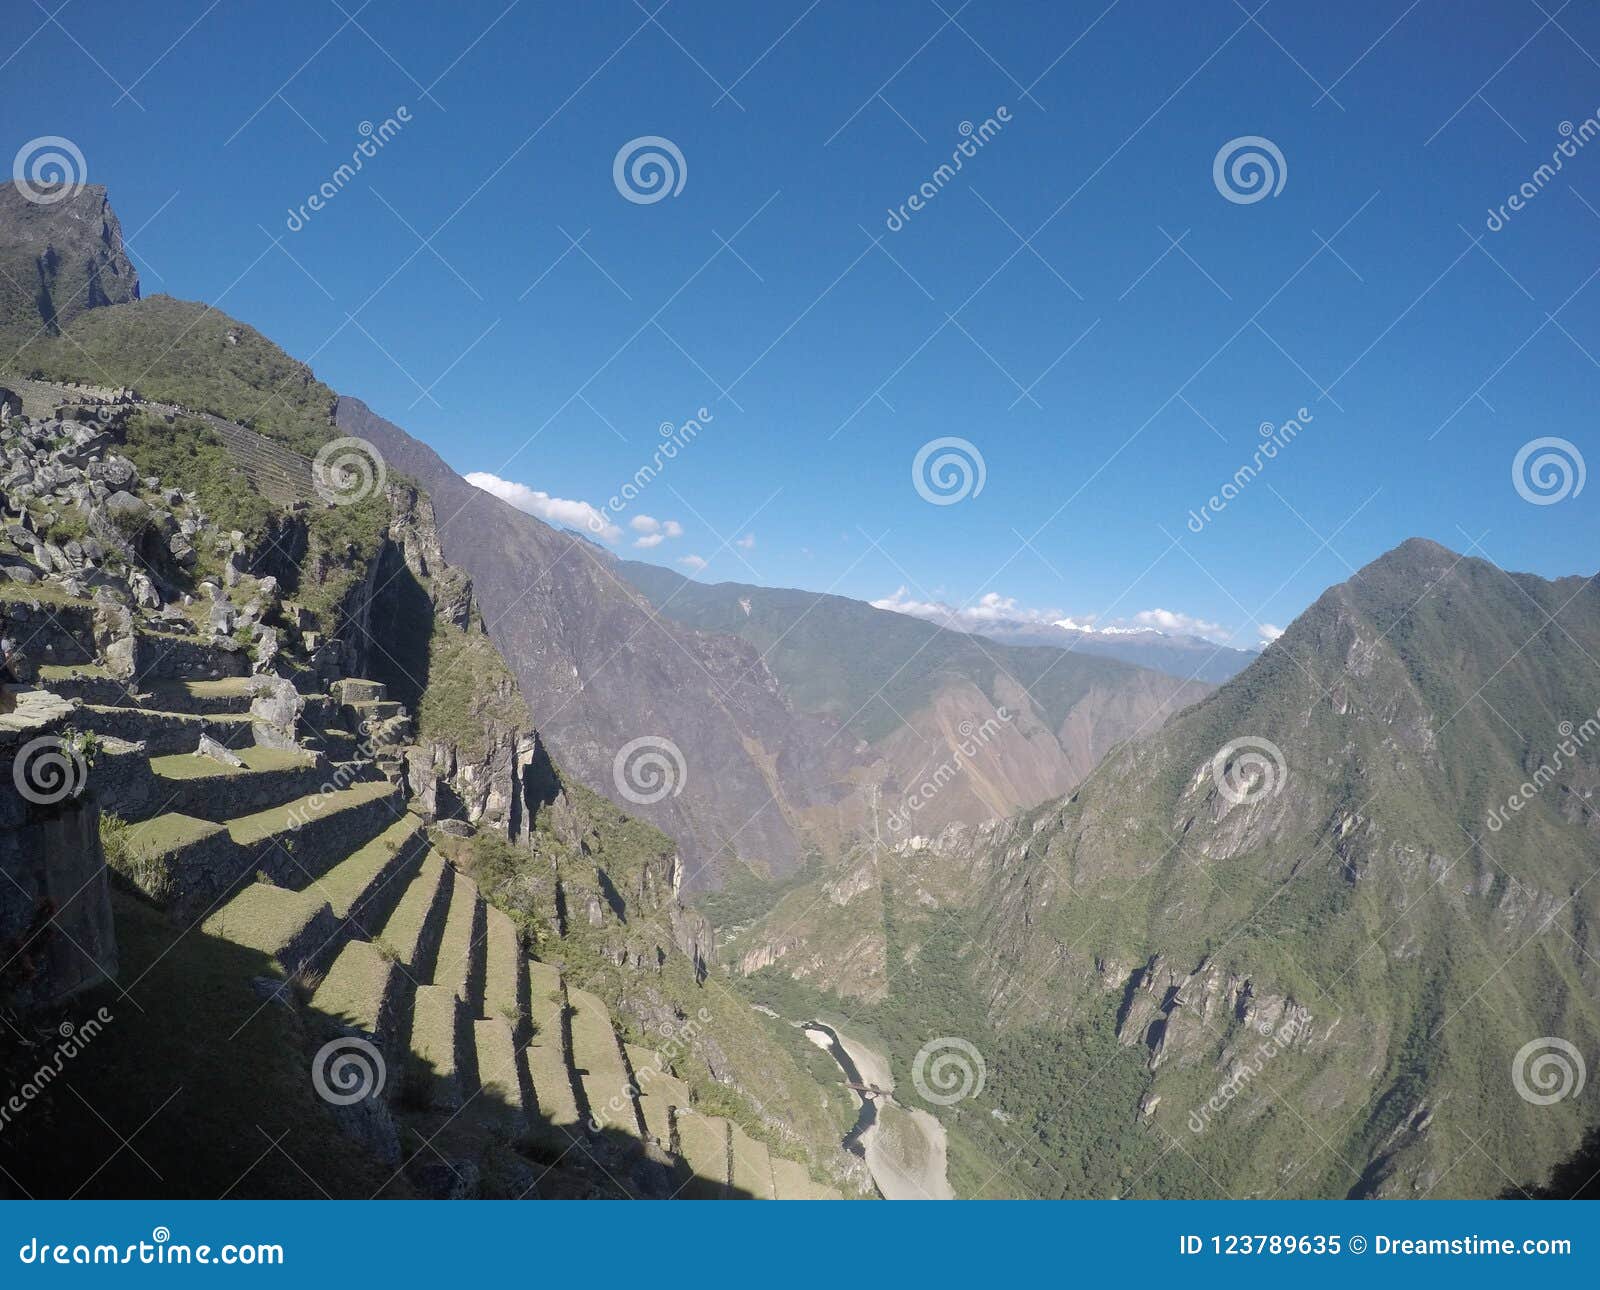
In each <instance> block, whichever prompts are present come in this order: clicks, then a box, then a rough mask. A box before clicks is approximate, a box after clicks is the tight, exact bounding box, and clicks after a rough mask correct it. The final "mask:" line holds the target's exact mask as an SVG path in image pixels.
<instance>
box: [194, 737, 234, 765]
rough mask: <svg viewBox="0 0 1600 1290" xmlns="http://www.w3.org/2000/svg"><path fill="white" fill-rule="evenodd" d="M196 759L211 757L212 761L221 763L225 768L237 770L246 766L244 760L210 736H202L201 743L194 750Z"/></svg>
mask: <svg viewBox="0 0 1600 1290" xmlns="http://www.w3.org/2000/svg"><path fill="white" fill-rule="evenodd" d="M194 755H195V756H196V757H209V758H211V760H212V761H218V762H221V763H222V764H223V765H224V766H232V767H234V768H235V769H238V768H239V767H241V766H243V765H244V759H243V758H241V757H240V756H239V754H238V753H236V752H234V751H233V750H232V749H229V748H224V747H223V746H222V745H221V744H219V743H218V742H217V741H216V740H215V739H213V738H212V737H211V736H210V735H201V736H200V743H199V745H198V746H197V747H196V748H195V750H194Z"/></svg>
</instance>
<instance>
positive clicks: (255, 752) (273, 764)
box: [150, 744, 312, 779]
mask: <svg viewBox="0 0 1600 1290" xmlns="http://www.w3.org/2000/svg"><path fill="white" fill-rule="evenodd" d="M231 751H232V752H233V753H234V754H235V755H236V756H237V757H238V758H239V760H240V761H242V762H244V766H243V767H242V768H241V767H238V766H228V765H226V764H224V763H223V762H220V761H215V760H213V759H212V758H210V757H197V756H196V755H195V754H194V753H171V754H169V755H167V756H165V757H152V758H151V759H150V769H151V770H152V771H154V772H155V773H156V774H157V775H160V776H161V777H162V778H163V779H231V778H233V777H235V776H237V775H248V774H250V773H251V772H256V773H260V772H262V771H272V770H294V769H296V768H297V767H301V766H309V765H311V764H312V758H310V757H308V756H307V755H306V754H305V753H299V752H294V751H292V750H290V749H287V748H260V747H257V746H256V745H254V744H252V745H250V746H248V747H245V748H234V749H232V750H231Z"/></svg>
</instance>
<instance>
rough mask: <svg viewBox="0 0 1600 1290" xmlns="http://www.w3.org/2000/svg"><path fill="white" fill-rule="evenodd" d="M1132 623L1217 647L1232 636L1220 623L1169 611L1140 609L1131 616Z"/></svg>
mask: <svg viewBox="0 0 1600 1290" xmlns="http://www.w3.org/2000/svg"><path fill="white" fill-rule="evenodd" d="M1133 621H1134V622H1136V623H1138V624H1139V626H1141V627H1151V628H1154V629H1155V630H1156V631H1158V632H1166V633H1168V634H1169V635H1174V636H1199V637H1202V638H1204V639H1205V640H1208V641H1211V642H1213V643H1214V644H1218V645H1223V644H1226V643H1227V641H1228V638H1229V637H1230V636H1232V634H1233V633H1232V632H1230V631H1229V630H1228V629H1227V628H1226V627H1224V626H1223V625H1222V624H1221V623H1212V622H1207V621H1206V620H1205V619H1204V618H1195V617H1194V616H1193V615H1191V614H1184V613H1176V612H1174V611H1173V610H1171V609H1141V610H1140V611H1139V612H1138V613H1136V614H1135V615H1134V616H1133Z"/></svg>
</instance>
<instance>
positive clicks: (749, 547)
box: [734, 533, 756, 551]
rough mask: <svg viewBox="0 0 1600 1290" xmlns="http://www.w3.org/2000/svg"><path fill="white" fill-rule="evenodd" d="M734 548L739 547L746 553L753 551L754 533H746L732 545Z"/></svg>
mask: <svg viewBox="0 0 1600 1290" xmlns="http://www.w3.org/2000/svg"><path fill="white" fill-rule="evenodd" d="M734 546H741V547H743V548H744V549H745V550H746V551H753V550H755V546H756V535H755V534H754V533H746V534H745V535H744V536H743V537H742V538H740V539H739V540H738V541H737V542H735V543H734Z"/></svg>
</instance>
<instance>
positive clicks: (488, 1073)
mask: <svg viewBox="0 0 1600 1290" xmlns="http://www.w3.org/2000/svg"><path fill="white" fill-rule="evenodd" d="M472 1042H473V1044H474V1046H475V1047H476V1048H477V1051H478V1083H479V1084H480V1085H481V1086H482V1088H483V1091H482V1092H481V1093H480V1094H478V1096H477V1097H476V1098H475V1099H474V1101H473V1103H472V1107H473V1110H475V1111H476V1112H477V1113H478V1115H479V1116H480V1117H484V1116H488V1117H493V1118H496V1119H499V1118H502V1117H520V1116H521V1114H522V1085H521V1083H520V1082H519V1080H518V1078H517V1050H516V1049H515V1047H513V1046H512V1042H511V1027H510V1026H508V1025H506V1023H505V1022H503V1021H501V1020H500V1019H499V1018H498V1017H491V1018H489V1019H488V1020H487V1021H474V1022H473V1023H472Z"/></svg>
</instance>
